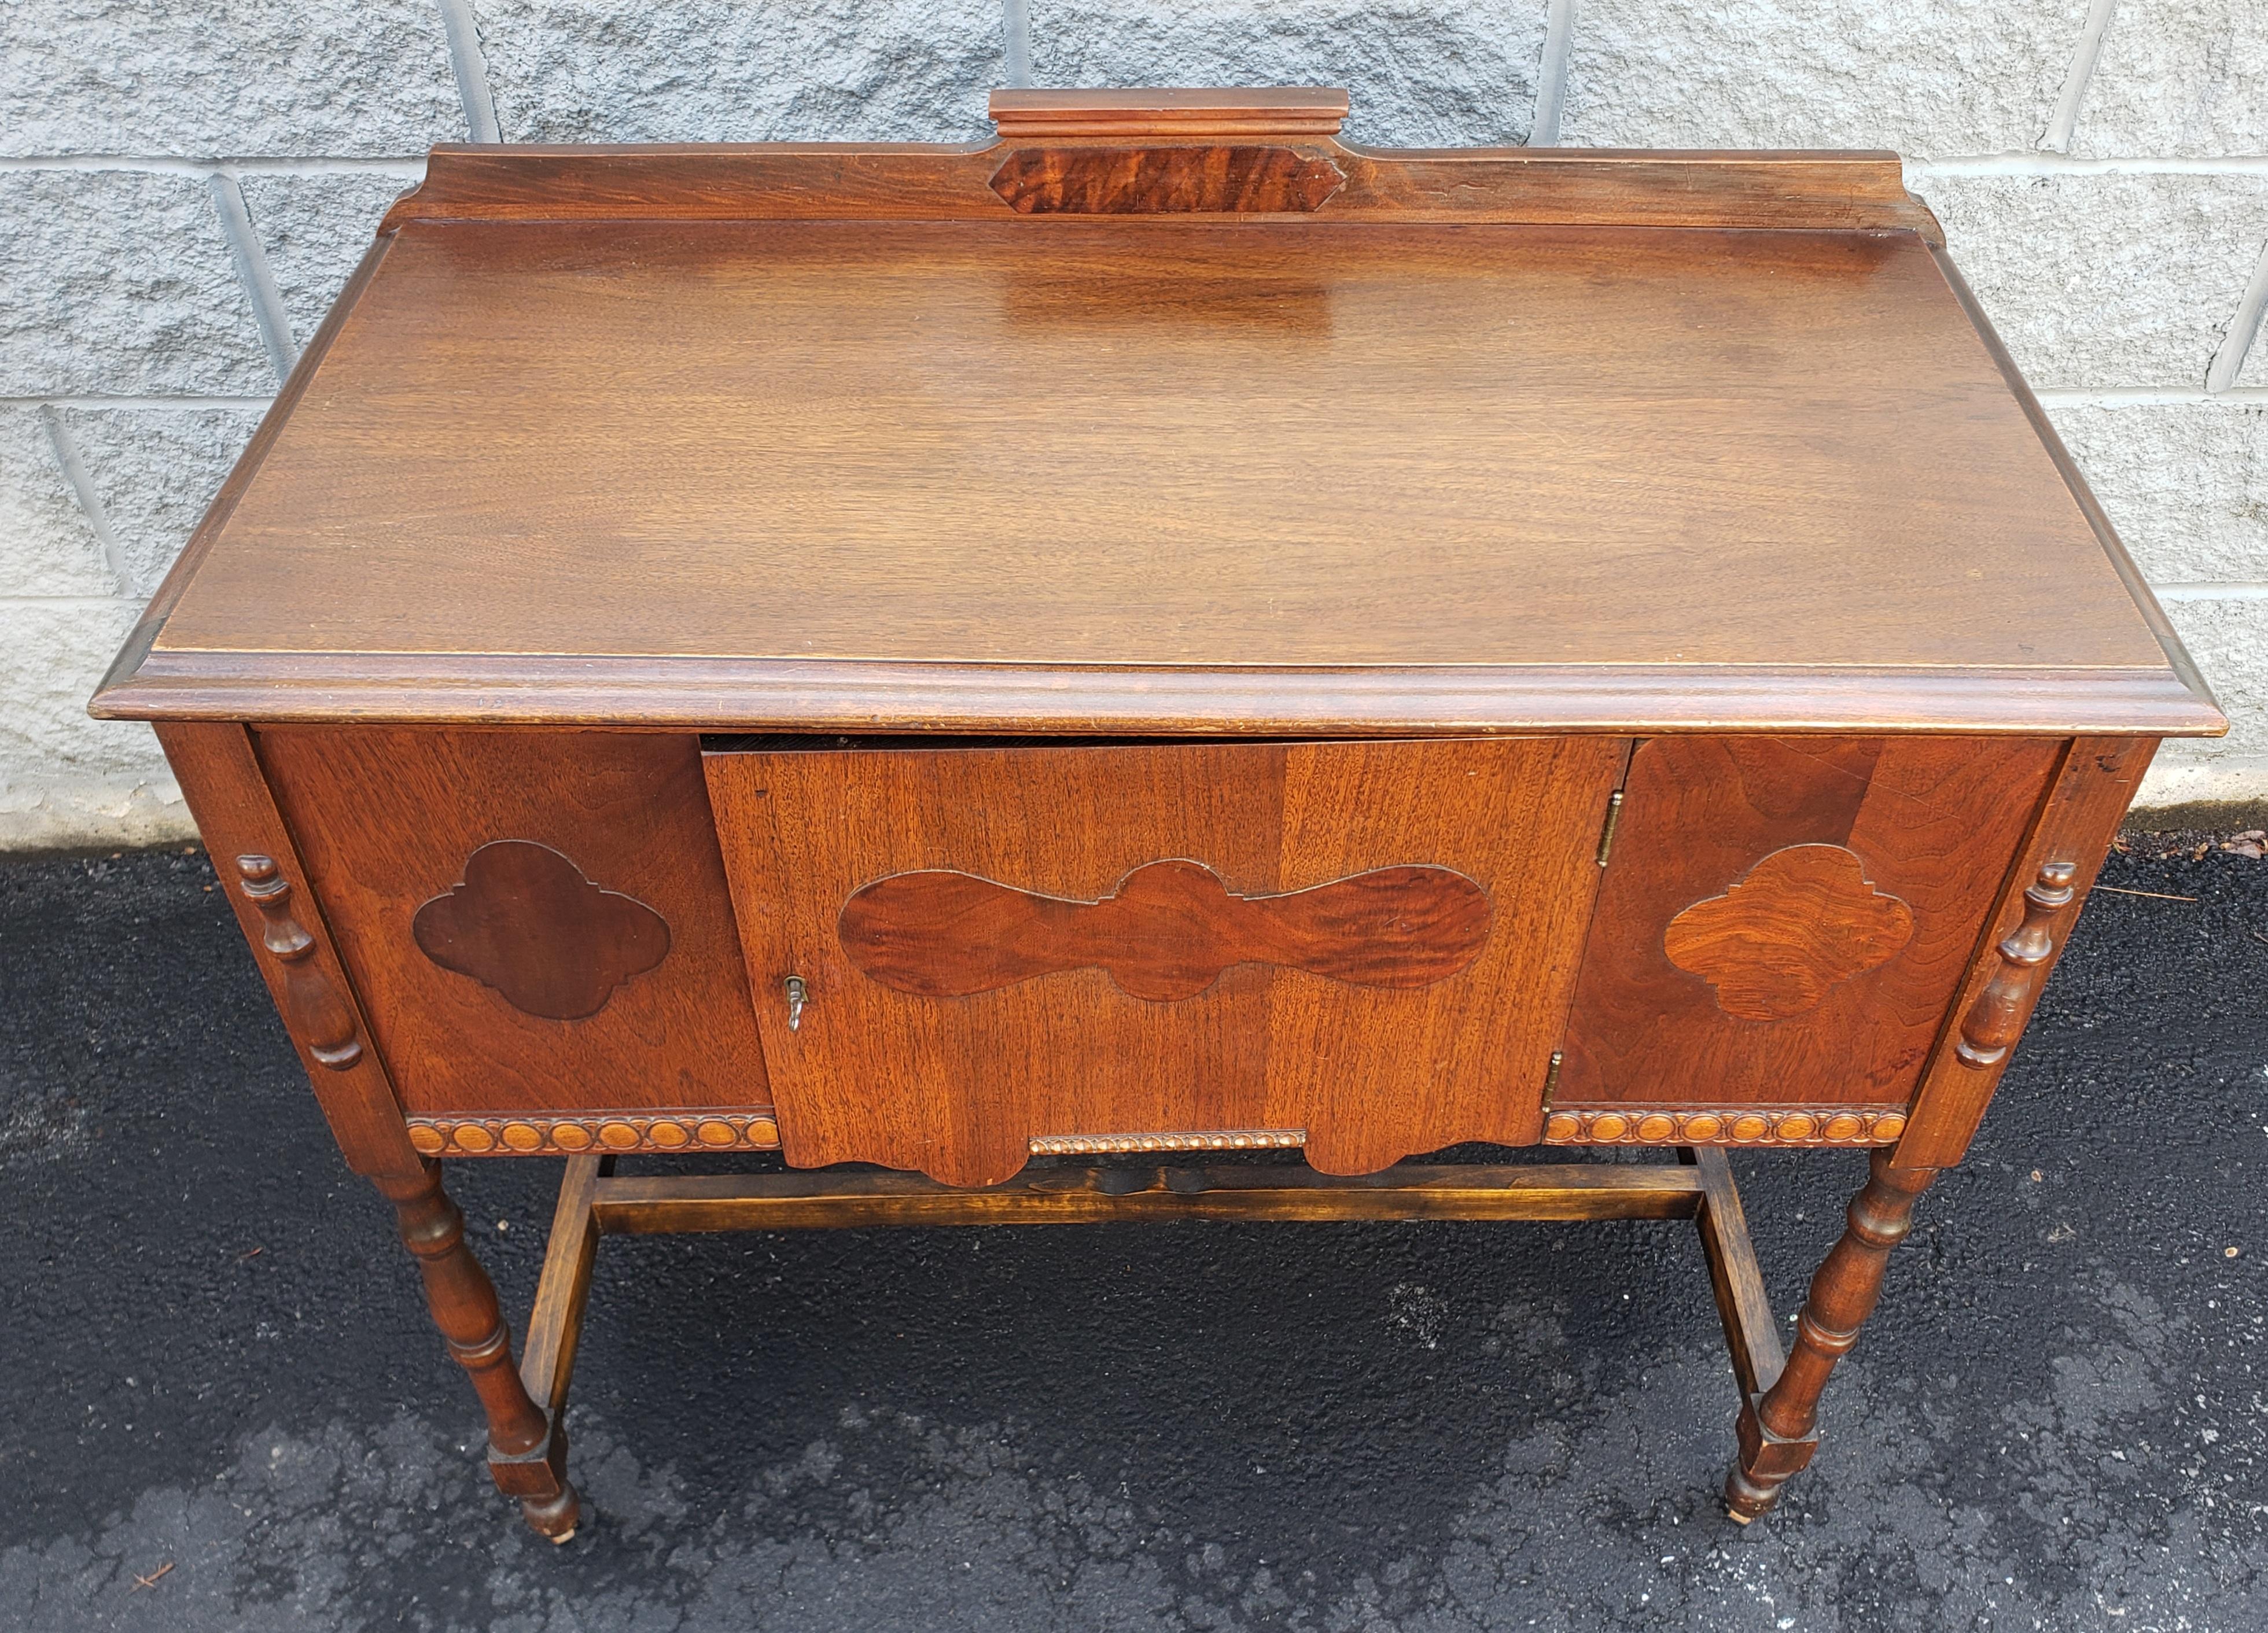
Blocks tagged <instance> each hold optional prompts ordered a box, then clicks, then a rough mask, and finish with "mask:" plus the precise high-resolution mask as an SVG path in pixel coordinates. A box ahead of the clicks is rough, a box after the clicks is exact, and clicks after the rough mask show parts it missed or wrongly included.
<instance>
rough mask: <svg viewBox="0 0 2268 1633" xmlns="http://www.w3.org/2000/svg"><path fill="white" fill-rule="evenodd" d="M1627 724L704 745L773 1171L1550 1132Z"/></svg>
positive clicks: (1376, 1155) (991, 1169) (1361, 1145)
mask: <svg viewBox="0 0 2268 1633" xmlns="http://www.w3.org/2000/svg"><path fill="white" fill-rule="evenodd" d="M1629 747H1630V746H1629V743H1628V741H1627V740H1626V739H1619V738H1603V737H1559V738H1513V739H1505V738H1498V739H1454V740H1432V741H1415V742H1367V743H1311V744H1270V743H1219V744H1194V745H1182V744H1174V745H1161V746H1155V747H1115V746H1114V747H1046V746H1043V745H1042V746H1033V747H1005V748H941V749H923V748H911V749H900V748H880V749H857V748H816V747H814V748H808V749H806V748H794V749H788V750H784V751H779V752H771V751H770V750H766V751H762V752H739V751H719V752H712V753H711V754H708V755H706V756H705V759H704V764H705V765H706V768H707V771H708V776H709V787H710V794H711V802H712V804H713V805H714V807H715V810H716V813H717V821H718V830H719V834H720V836H721V838H722V840H723V848H724V854H725V871H726V873H727V874H728V876H729V877H730V879H731V881H732V889H733V907H734V909H735V912H736V913H737V915H738V917H739V921H740V937H741V940H742V943H743V945H744V946H745V948H746V950H747V962H748V975H749V980H750V982H752V984H753V985H754V987H755V1000H756V1011H757V1015H758V1020H759V1026H760V1028H761V1030H762V1036H763V1044H764V1051H765V1058H766V1063H767V1065H768V1067H769V1070H770V1073H771V1081H772V1089H773V1093H774V1097H775V1100H776V1101H777V1108H778V1113H779V1125H780V1134H781V1138H782V1141H783V1143H784V1147H785V1151H786V1156H787V1159H788V1161H790V1162H791V1163H793V1164H796V1165H798V1166H819V1165H821V1164H825V1163H833V1162H844V1161H864V1162H874V1163H881V1164H885V1165H887V1166H891V1167H896V1168H913V1169H919V1170H921V1171H922V1172H924V1173H928V1174H930V1175H932V1177H934V1178H936V1179H939V1180H940V1181H946V1183H949V1184H957V1185H990V1184H994V1183H998V1181H1002V1180H1005V1179H1007V1178H1009V1177H1010V1176H1011V1175H1013V1173H1016V1172H1017V1171H1018V1170H1019V1169H1020V1168H1021V1167H1023V1166H1024V1165H1025V1163H1026V1161H1027V1159H1028V1158H1029V1157H1030V1156H1031V1154H1032V1152H1033V1151H1034V1149H1035V1144H1036V1145H1037V1148H1038V1149H1040V1150H1043V1151H1050V1150H1066V1149H1068V1150H1074V1151H1075V1150H1079V1149H1082V1148H1083V1147H1082V1145H1081V1144H1079V1143H1078V1142H1079V1140H1081V1139H1082V1137H1083V1138H1084V1139H1085V1140H1086V1141H1090V1142H1091V1141H1098V1140H1107V1141H1110V1142H1116V1144H1113V1145H1110V1146H1108V1147H1095V1146H1093V1145H1088V1146H1086V1147H1084V1148H1086V1149H1096V1148H1102V1149H1157V1150H1192V1149H1208V1148H1212V1147H1216V1146H1220V1145H1231V1146H1241V1145H1253V1144H1268V1145H1295V1144H1304V1145H1305V1146H1306V1148H1307V1160H1308V1161H1309V1162H1310V1163H1312V1164H1313V1165H1314V1166H1315V1167H1316V1168H1318V1169H1320V1170H1322V1172H1324V1173H1369V1172H1372V1171H1373V1170H1375V1169H1379V1168H1383V1167H1386V1166H1388V1165H1390V1164H1392V1163H1394V1162H1395V1161H1397V1160H1399V1159H1401V1158H1403V1157H1404V1156H1407V1155H1409V1154H1410V1153H1412V1152H1416V1151H1432V1150H1435V1149H1437V1148H1439V1147H1440V1146H1443V1145H1447V1144H1454V1143H1456V1142H1458V1141H1461V1140H1491V1141H1498V1142H1502V1143H1505V1144H1527V1143H1530V1142H1533V1141H1534V1140H1535V1139H1536V1138H1537V1137H1538V1136H1539V1134H1540V1132H1541V1128H1542V1122H1543V1091H1544V1084H1545V1079H1546V1077H1547V1075H1548V1073H1549V1070H1550V1058H1551V1051H1552V1049H1553V1048H1555V1047H1556V1045H1557V1038H1558V1036H1559V1032H1560V1027H1561V1026H1562V1024H1563V1022H1564V1020H1565V1015H1566V1011H1567V1006H1568V1001H1569V997H1570V995H1571V989H1572V982H1573V978H1574V972H1575V967H1576V962H1577V960H1578V958H1579V956H1580V949H1581V943H1582V937H1583V930H1584V926H1585V924H1586V923H1587V919H1588V917H1589V914H1590V910H1591V902H1592V896H1593V894H1594V892H1595V891H1596V890H1597V889H1598V882H1599V868H1598V864H1597V861H1596V856H1597V850H1598V843H1599V834H1600V828H1601V824H1602V821H1603V820H1604V818H1605V815H1606V812H1607V805H1608V799H1609V795H1610V794H1611V793H1612V791H1613V790H1614V789H1615V787H1616V783H1617V782H1618V780H1619V778H1620V776H1621V774H1622V769H1623V767H1624V762H1625V761H1626V760H1627V758H1628V754H1629ZM791 977H792V978H793V982H792V983H791V979H790V978H791ZM792 993H799V994H800V999H801V1001H800V1004H798V1003H797V1002H796V1001H795V998H794V997H792Z"/></svg>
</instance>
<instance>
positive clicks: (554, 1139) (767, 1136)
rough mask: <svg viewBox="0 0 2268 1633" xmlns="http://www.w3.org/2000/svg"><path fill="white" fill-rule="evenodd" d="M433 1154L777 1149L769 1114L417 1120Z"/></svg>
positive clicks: (421, 1142) (423, 1145) (414, 1129)
mask: <svg viewBox="0 0 2268 1633" xmlns="http://www.w3.org/2000/svg"><path fill="white" fill-rule="evenodd" d="M409 1143H410V1144H412V1145H414V1146H416V1148H417V1149H418V1150H419V1151H423V1152H424V1153H425V1155H427V1156H428V1157H444V1156H446V1157H534V1156H550V1157H558V1156H567V1157H574V1156H579V1155H581V1154H583V1153H584V1152H586V1151H736V1150H737V1151H749V1150H755V1151H777V1149H778V1148H779V1143H780V1138H779V1124H778V1123H777V1122H775V1121H773V1118H772V1114H770V1112H753V1113H752V1112H702V1111H691V1112H677V1113H674V1114H670V1115H667V1116H660V1117H657V1116H654V1115H652V1114H648V1113H620V1114H607V1113H600V1114H596V1115H592V1116H582V1117H412V1118H410V1119H409Z"/></svg>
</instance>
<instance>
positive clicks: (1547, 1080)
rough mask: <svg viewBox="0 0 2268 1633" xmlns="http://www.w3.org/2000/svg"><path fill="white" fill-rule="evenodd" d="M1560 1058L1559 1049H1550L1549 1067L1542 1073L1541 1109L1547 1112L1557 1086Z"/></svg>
mask: <svg viewBox="0 0 2268 1633" xmlns="http://www.w3.org/2000/svg"><path fill="white" fill-rule="evenodd" d="M1560 1058H1561V1053H1560V1051H1559V1050H1557V1049H1554V1050H1552V1051H1551V1069H1550V1070H1549V1071H1547V1072H1545V1073H1544V1074H1543V1109H1544V1110H1545V1111H1547V1112H1548V1111H1550V1109H1551V1096H1552V1093H1553V1092H1554V1091H1555V1090H1557V1088H1558V1086H1559V1062H1560Z"/></svg>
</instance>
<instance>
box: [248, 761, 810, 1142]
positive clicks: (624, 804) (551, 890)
mask: <svg viewBox="0 0 2268 1633" xmlns="http://www.w3.org/2000/svg"><path fill="white" fill-rule="evenodd" d="M258 741H259V748H260V755H261V762H262V764H263V765H264V766H265V767H266V769H267V771H268V776H269V782H270V784H271V785H272V787H273V788H274V789H275V791H276V799H277V803H278V804H279V805H281V806H282V807H283V809H284V815H285V818H286V820H288V821H289V822H290V824H291V830H292V833H293V835H295V837H296V838H297V839H298V843H299V848H300V853H301V855H302V857H304V858H305V861H306V868H307V872H308V878H309V882H310V885H311V887H312V888H313V890H314V892H315V894H316V895H317V896H318V897H319V898H320V901H321V902H322V904H323V911H324V914H325V916H326V917H327V919H328V922H329V923H330V926H331V932H332V935H333V937H334V938H335V940H336V941H337V943H338V947H339V954H340V957H341V958H342V960H343V961H344V962H345V964H346V966H347V968H348V970H349V972H350V975H351V976H352V978H353V981H354V983H355V989H356V992H357V995H358V996H359V997H360V999H361V1001H362V1004H363V1008H364V1011H365V1015H366V1016H367V1018H368V1020H369V1024H370V1028H371V1031H372V1035H373V1037H374V1039H375V1040H376V1042H377V1045H378V1048H379V1052H380V1054H382V1055H383V1056H385V1059H386V1062H387V1067H388V1069H389V1070H391V1071H392V1073H393V1076H394V1086H395V1090H396V1092H397V1093H399V1094H400V1096H401V1102H402V1108H403V1109H404V1110H405V1111H406V1112H408V1113H409V1114H410V1115H411V1116H412V1117H413V1118H418V1117H423V1118H452V1117H479V1116H482V1115H484V1114H486V1115H493V1116H503V1117H509V1116H511V1115H512V1114H568V1115H572V1114H577V1113H580V1112H584V1111H585V1110H586V1109H587V1110H588V1111H590V1112H593V1113H599V1112H624V1113H631V1112H639V1111H641V1110H644V1111H649V1112H658V1111H664V1110H671V1111H674V1110H679V1109H682V1108H687V1107H694V1108H703V1107H715V1108H717V1109H718V1110H719V1111H731V1110H735V1109H737V1110H743V1111H754V1110H756V1109H759V1108H766V1107H769V1106H770V1102H771V1095H770V1092H769V1091H768V1090H767V1089H766V1087H765V1084H764V1067H763V1053H762V1044H761V1043H760V1042H759V1041H758V1040H757V1036H756V1029H755V1019H754V1017H753V1015H752V1013H751V1011H750V1007H749V997H748V988H747V978H746V976H745V975H744V974H743V973H742V969H741V965H740V945H739V940H738V938H737V937H736V936H735V935H734V933H733V917H732V905H731V901H730V898H729V895H728V894H727V893H726V890H725V874H724V865H723V863H722V862H721V861H720V859H719V858H718V852H717V836H716V828H715V824H714V822H713V821H712V820H711V816H710V813H709V797H708V791H707V789H706V788H705V786H704V785H703V782H702V777H701V768H700V748H699V744H698V740H697V739H695V738H693V737H690V736H681V735H676V734H671V733H644V732H561V731H517V732H514V731H480V730H460V729H446V730H444V729H423V728H417V727H387V728H377V727H347V728H318V727H296V726H285V727H274V728H269V729H266V730H263V731H261V732H260V733H259V734H258ZM499 864H500V865H499ZM444 904H446V906H445V905H444ZM436 915H439V916H440V917H438V918H437V917H436ZM665 927H666V928H665ZM445 928H446V929H447V930H448V931H453V933H450V934H446V935H445V934H444V933H443V932H444V930H445ZM437 947H438V948H439V949H440V950H441V952H442V953H443V955H444V956H443V961H440V962H437V961H436V960H435V957H434V953H435V950H436V948H437ZM449 960H455V962H456V964H457V966H458V967H450V966H449ZM578 1011H579V1012H578Z"/></svg>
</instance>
